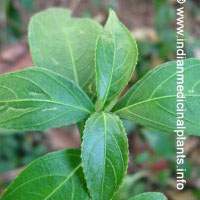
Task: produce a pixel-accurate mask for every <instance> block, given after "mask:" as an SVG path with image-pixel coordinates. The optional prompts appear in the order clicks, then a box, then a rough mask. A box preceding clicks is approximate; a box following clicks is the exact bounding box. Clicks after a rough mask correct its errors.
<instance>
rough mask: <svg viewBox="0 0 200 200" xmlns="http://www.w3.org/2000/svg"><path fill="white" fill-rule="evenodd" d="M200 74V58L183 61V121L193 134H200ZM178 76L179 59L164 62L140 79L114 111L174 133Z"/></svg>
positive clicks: (187, 130)
mask: <svg viewBox="0 0 200 200" xmlns="http://www.w3.org/2000/svg"><path fill="white" fill-rule="evenodd" d="M199 75H200V60H198V59H186V60H184V77H185V80H184V94H185V102H184V105H185V117H184V118H185V119H184V121H185V127H186V132H187V133H188V134H194V135H199V134H200V117H199V116H200V81H199ZM176 78H177V77H176V62H173V61H172V62H167V63H165V64H162V65H161V66H159V67H157V68H155V69H153V70H151V71H150V72H149V73H148V74H147V75H145V76H144V77H143V78H142V79H141V80H140V81H138V83H136V84H135V85H134V86H133V87H132V88H131V89H130V90H129V91H128V93H127V94H126V95H125V96H124V97H123V98H122V99H121V101H120V102H119V103H118V105H116V106H115V108H114V111H115V112H116V114H118V115H119V116H120V117H122V118H125V119H129V120H133V121H135V122H137V123H140V124H142V125H144V126H148V127H151V128H154V129H158V130H161V131H166V132H172V131H173V130H175V129H176V96H177V87H176ZM179 78H180V76H179ZM178 90H180V87H179V89H178ZM179 94H180V92H179Z"/></svg>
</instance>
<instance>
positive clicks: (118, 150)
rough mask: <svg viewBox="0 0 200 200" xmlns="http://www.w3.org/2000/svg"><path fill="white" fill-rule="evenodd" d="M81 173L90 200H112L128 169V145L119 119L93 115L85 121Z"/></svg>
mask: <svg viewBox="0 0 200 200" xmlns="http://www.w3.org/2000/svg"><path fill="white" fill-rule="evenodd" d="M82 162H83V170H84V174H85V178H86V182H87V186H88V188H89V191H90V194H91V197H92V199H93V200H104V199H111V198H112V196H113V194H114V192H115V191H117V189H118V187H119V185H120V183H121V181H122V179H123V177H124V175H125V173H126V170H127V162H128V144H127V138H126V133H125V131H124V128H123V125H122V122H121V121H120V119H119V118H118V117H117V116H115V115H113V114H107V113H95V114H93V115H92V116H91V117H90V118H89V119H88V121H87V122H86V126H85V130H84V135H83V144H82Z"/></svg>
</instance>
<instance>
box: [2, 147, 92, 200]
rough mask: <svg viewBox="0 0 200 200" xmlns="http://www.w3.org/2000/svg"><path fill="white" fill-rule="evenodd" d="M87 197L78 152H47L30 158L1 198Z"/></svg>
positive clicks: (51, 199)
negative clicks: (26, 165)
mask: <svg viewBox="0 0 200 200" xmlns="http://www.w3.org/2000/svg"><path fill="white" fill-rule="evenodd" d="M14 199H16V200H17V199H18V200H19V199H20V200H27V199H28V200H61V199H68V200H70V199H71V200H72V199H73V200H80V199H81V200H82V199H83V200H86V199H89V197H88V193H87V188H86V185H85V181H84V176H83V173H82V168H81V160H80V151H79V150H72V149H71V150H64V151H57V152H53V153H49V154H47V155H45V156H43V157H41V158H39V159H37V160H35V161H33V162H32V163H31V164H30V165H29V166H28V167H27V168H26V169H25V170H24V171H22V173H21V174H20V175H19V176H18V177H17V178H16V179H15V181H14V182H13V183H12V184H11V185H10V186H9V187H8V189H7V190H6V191H5V193H4V194H3V196H2V197H1V200H14Z"/></svg>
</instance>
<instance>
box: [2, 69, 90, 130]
mask: <svg viewBox="0 0 200 200" xmlns="http://www.w3.org/2000/svg"><path fill="white" fill-rule="evenodd" d="M92 110H93V105H92V103H91V101H90V100H89V98H88V97H87V96H86V95H85V93H84V92H83V91H82V90H81V89H80V88H79V87H78V86H76V85H75V83H73V82H72V81H69V80H67V79H65V78H63V77H62V76H60V75H58V74H56V73H54V72H51V71H49V70H47V69H44V68H37V67H34V68H28V69H26V70H23V71H19V72H14V73H9V74H5V75H2V76H0V128H3V129H14V130H44V129H47V128H51V127H60V126H64V125H69V124H73V123H76V122H78V121H81V120H83V119H84V118H86V117H87V116H88V115H89V114H90V112H91V111H92Z"/></svg>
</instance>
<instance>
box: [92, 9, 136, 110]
mask: <svg viewBox="0 0 200 200" xmlns="http://www.w3.org/2000/svg"><path fill="white" fill-rule="evenodd" d="M137 54H138V53H137V46H136V41H135V39H133V37H132V36H131V33H129V31H128V30H127V29H126V27H125V26H124V25H123V24H122V23H121V22H120V21H119V20H118V18H117V16H116V14H115V13H114V12H113V11H110V14H109V18H108V21H107V23H106V25H105V27H104V34H102V35H101V37H100V38H99V39H98V42H97V49H96V59H95V60H96V82H97V96H98V101H97V107H98V109H99V110H100V109H102V107H103V106H104V104H106V103H109V102H110V101H111V100H113V99H115V98H116V97H117V96H118V95H119V94H120V92H121V91H122V90H123V88H124V87H125V86H126V84H127V83H128V81H129V80H130V78H131V75H132V73H133V71H134V68H135V65H136V62H137Z"/></svg>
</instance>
